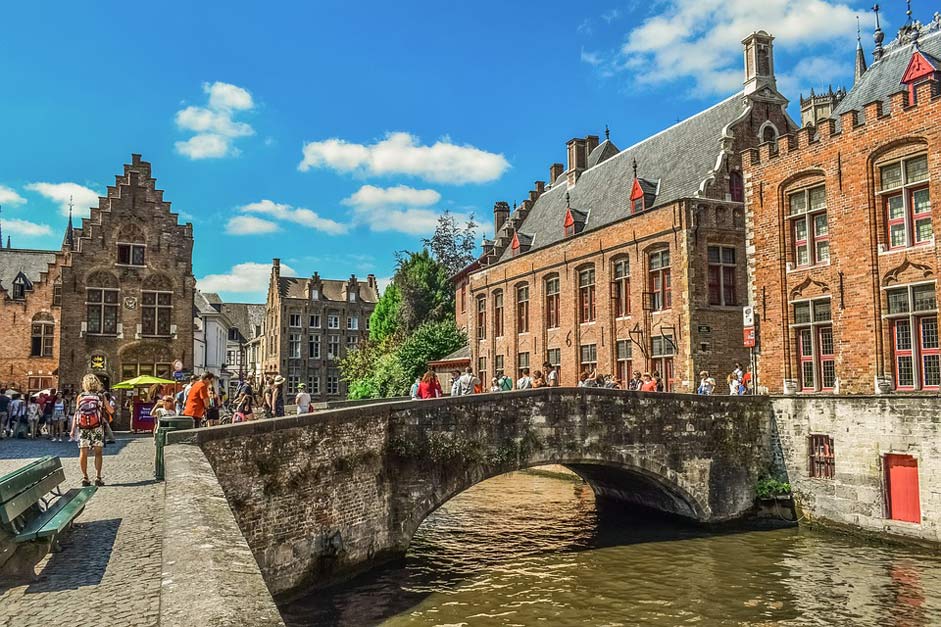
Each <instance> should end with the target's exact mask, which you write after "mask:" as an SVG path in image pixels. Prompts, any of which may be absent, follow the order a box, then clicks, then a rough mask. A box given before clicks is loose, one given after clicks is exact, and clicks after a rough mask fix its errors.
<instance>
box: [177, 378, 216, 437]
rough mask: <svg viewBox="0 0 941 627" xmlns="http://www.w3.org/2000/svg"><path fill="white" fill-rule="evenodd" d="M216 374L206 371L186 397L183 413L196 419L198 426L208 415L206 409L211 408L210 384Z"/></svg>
mask: <svg viewBox="0 0 941 627" xmlns="http://www.w3.org/2000/svg"><path fill="white" fill-rule="evenodd" d="M214 378H215V376H214V375H213V374H212V373H211V372H206V373H204V374H203V376H202V377H200V379H199V381H197V382H196V383H194V384H193V387H191V388H190V393H189V395H188V396H187V397H186V406H185V407H184V409H183V415H184V416H189V417H190V418H192V419H193V420H194V422H195V423H196V426H197V427H199V426H200V423H201V422H202V421H203V419H205V417H206V410H208V409H209V386H211V385H212V380H213V379H214Z"/></svg>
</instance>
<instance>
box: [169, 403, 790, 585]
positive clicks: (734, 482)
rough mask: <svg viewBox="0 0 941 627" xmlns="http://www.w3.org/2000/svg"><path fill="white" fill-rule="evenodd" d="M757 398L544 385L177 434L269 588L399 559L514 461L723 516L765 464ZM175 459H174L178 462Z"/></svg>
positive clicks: (636, 500)
mask: <svg viewBox="0 0 941 627" xmlns="http://www.w3.org/2000/svg"><path fill="white" fill-rule="evenodd" d="M771 422H772V412H771V407H770V403H769V400H768V399H767V398H763V397H709V398H705V397H696V396H689V395H674V394H643V393H633V392H623V391H619V390H594V389H575V388H546V389H540V390H530V391H524V392H514V393H504V394H485V395H475V396H473V397H462V398H453V399H452V398H443V399H436V400H426V401H403V402H395V403H382V404H374V405H366V406H357V407H352V408H347V409H340V410H334V411H327V412H321V413H317V414H309V415H301V416H293V417H286V418H281V419H275V420H265V421H257V422H252V423H241V424H235V425H226V426H223V427H216V428H212V429H203V430H197V431H179V432H174V433H171V434H170V442H171V443H188V444H197V445H198V446H199V447H200V448H201V449H202V450H203V452H204V453H205V455H206V458H207V459H208V461H209V463H210V464H211V466H212V469H213V471H214V472H215V475H216V476H217V477H218V480H219V483H220V484H221V486H222V489H223V492H224V494H225V496H226V499H227V500H228V503H229V506H230V507H231V509H232V511H233V512H234V514H235V518H236V520H237V521H238V524H239V527H240V528H241V531H242V533H243V535H244V536H245V539H246V540H247V542H248V546H249V547H251V550H252V553H253V554H254V556H255V559H256V560H257V561H258V564H259V566H260V568H261V571H262V573H263V574H264V576H265V581H266V583H267V585H268V587H269V589H270V590H271V592H272V593H273V594H275V595H276V596H279V597H281V598H287V597H289V596H290V595H291V594H292V593H294V592H297V591H299V590H301V589H303V588H304V587H306V586H309V585H317V584H323V583H328V582H330V581H334V580H337V579H341V578H343V577H347V576H349V575H351V574H353V573H355V572H357V571H358V570H362V569H365V568H368V567H371V566H373V565H375V564H376V563H378V562H379V561H382V560H385V559H390V558H395V557H400V556H402V555H404V553H405V551H406V550H407V548H408V545H409V542H410V540H411V537H412V534H414V532H415V531H416V530H417V529H418V527H419V525H420V524H421V522H422V521H423V520H424V519H425V517H426V516H427V515H428V514H430V513H431V512H433V511H434V510H435V509H437V507H439V506H440V505H442V504H443V503H445V502H446V501H448V500H449V499H450V498H452V497H453V496H455V495H457V494H459V493H460V492H462V491H464V490H466V489H467V488H469V487H471V486H473V485H474V484H476V483H479V482H480V481H483V480H485V479H487V478H489V477H493V476H496V475H499V474H502V473H505V472H509V471H513V470H518V469H522V468H527V467H531V466H537V465H543V464H564V465H567V466H568V467H570V468H572V469H573V470H574V471H575V472H577V473H579V474H581V475H582V476H583V477H584V478H585V479H586V480H588V481H589V483H590V484H591V485H592V487H593V488H594V490H595V492H596V494H598V495H599V497H602V498H604V497H607V498H612V499H618V500H622V501H627V502H630V503H633V504H636V505H640V506H644V507H648V508H655V509H659V510H663V511H667V512H670V513H674V514H679V515H683V516H686V517H688V518H691V519H694V520H698V521H700V522H706V523H714V522H722V521H726V520H730V519H733V518H736V517H738V516H740V515H742V514H743V513H745V512H746V511H748V510H749V509H750V508H751V507H752V505H753V502H754V496H755V485H756V483H757V481H758V479H760V478H761V477H762V476H765V475H766V474H768V473H769V472H770V467H771V457H772V455H771V442H772V429H771ZM169 471H170V472H172V468H170V469H169Z"/></svg>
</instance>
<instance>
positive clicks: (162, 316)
mask: <svg viewBox="0 0 941 627" xmlns="http://www.w3.org/2000/svg"><path fill="white" fill-rule="evenodd" d="M172 318H173V294H172V293H171V292H141V335H146V336H151V337H154V336H156V337H163V336H167V335H170V320H171V319H172Z"/></svg>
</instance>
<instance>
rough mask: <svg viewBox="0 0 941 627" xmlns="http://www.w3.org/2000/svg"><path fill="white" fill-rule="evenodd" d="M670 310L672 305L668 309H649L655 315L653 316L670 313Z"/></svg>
mask: <svg viewBox="0 0 941 627" xmlns="http://www.w3.org/2000/svg"><path fill="white" fill-rule="evenodd" d="M671 311H673V308H672V307H671V308H669V309H657V310H656V311H651V312H650V313H651V314H653V315H655V316H659V315H661V314H667V313H670V312H671Z"/></svg>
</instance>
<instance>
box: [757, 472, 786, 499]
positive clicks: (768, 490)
mask: <svg viewBox="0 0 941 627" xmlns="http://www.w3.org/2000/svg"><path fill="white" fill-rule="evenodd" d="M755 491H756V492H757V493H758V498H760V499H768V498H772V497H775V496H783V495H787V494H790V493H791V484H790V483H787V482H786V481H778V480H777V479H772V478H770V477H765V478H764V479H761V480H760V481H758V485H757V486H756V488H755Z"/></svg>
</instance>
